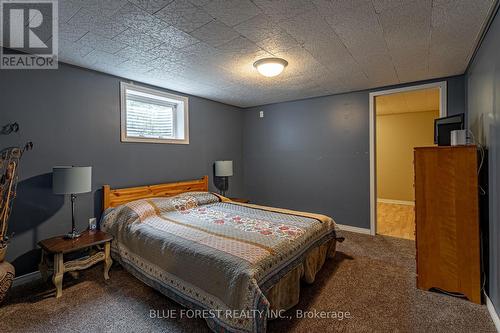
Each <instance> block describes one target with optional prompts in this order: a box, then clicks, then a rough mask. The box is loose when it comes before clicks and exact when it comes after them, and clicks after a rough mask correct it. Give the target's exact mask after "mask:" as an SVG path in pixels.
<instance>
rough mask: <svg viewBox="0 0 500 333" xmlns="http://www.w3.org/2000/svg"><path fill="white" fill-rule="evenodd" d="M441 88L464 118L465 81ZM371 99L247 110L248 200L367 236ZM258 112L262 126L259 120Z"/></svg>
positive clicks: (358, 95) (451, 110)
mask: <svg viewBox="0 0 500 333" xmlns="http://www.w3.org/2000/svg"><path fill="white" fill-rule="evenodd" d="M442 80H443V79H441V80H438V81H442ZM445 80H446V81H447V82H448V114H456V113H462V112H465V86H464V77H463V76H456V77H451V78H447V79H445ZM426 82H430V81H426ZM388 88H393V87H388ZM384 89H387V88H384ZM378 90H380V89H378ZM369 93H370V91H361V92H353V93H347V94H340V95H333V96H326V97H318V98H311V99H305V100H300V101H293V102H286V103H277V104H271V105H266V106H261V107H254V108H249V109H247V111H245V123H244V139H243V143H244V148H243V151H244V188H245V192H246V194H247V196H248V197H249V198H250V199H251V200H252V201H253V202H256V203H259V204H265V205H272V206H278V207H287V208H291V209H299V210H305V211H313V212H318V213H323V214H327V215H329V216H332V217H333V218H334V219H335V220H336V222H337V223H340V224H347V225H351V226H356V227H361V228H369V227H370V218H369V216H370V192H369V189H370V175H369V170H370V165H369V163H370V160H369V159H370V156H369V134H368V126H369V118H368V114H369V106H368V103H369V100H368V95H369ZM261 110H262V111H264V118H259V111H261Z"/></svg>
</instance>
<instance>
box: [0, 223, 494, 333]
mask: <svg viewBox="0 0 500 333" xmlns="http://www.w3.org/2000/svg"><path fill="white" fill-rule="evenodd" d="M343 235H344V236H345V237H346V241H345V242H344V243H343V244H341V245H340V246H339V251H338V252H337V256H336V258H335V260H330V261H327V263H326V264H325V267H324V268H323V270H322V271H321V272H320V273H319V274H318V276H317V281H316V282H315V283H314V284H313V285H304V286H303V288H302V291H301V301H300V303H299V304H298V305H297V306H296V307H295V308H294V309H292V310H290V311H289V312H288V313H287V315H290V316H291V317H292V319H279V320H275V321H272V322H270V323H269V325H268V332H394V331H399V332H496V331H495V327H494V325H493V322H492V321H491V319H490V317H489V314H488V312H487V309H486V307H485V306H480V305H476V304H473V303H470V302H468V301H465V300H462V299H457V298H452V297H449V296H446V295H441V294H437V293H431V292H425V291H421V290H418V289H416V288H415V273H414V272H415V263H414V261H415V259H414V257H415V250H414V248H415V243H414V242H413V241H409V240H403V239H396V238H391V237H384V236H377V237H371V236H366V235H360V234H354V233H347V232H344V233H343ZM110 275H111V279H110V280H109V281H107V282H104V280H103V278H102V270H101V266H97V267H94V268H92V269H90V270H87V271H85V272H82V274H81V276H80V278H79V279H78V280H72V279H71V277H69V276H67V277H66V276H65V282H64V289H63V296H62V297H61V298H60V299H58V300H56V299H55V298H54V297H53V288H52V287H51V286H50V284H43V283H33V284H31V285H25V286H21V287H18V288H16V289H13V290H11V293H10V296H9V297H8V299H7V301H6V303H4V305H3V306H2V307H1V308H0V331H2V332H44V333H47V332H121V333H124V332H208V331H209V330H208V328H207V326H206V324H205V321H204V320H202V319H182V320H180V319H151V318H150V317H149V311H150V310H151V309H153V310H160V311H161V310H168V309H177V311H180V309H181V307H180V306H178V305H177V304H176V303H174V302H172V301H170V300H168V299H167V298H166V297H164V296H162V295H161V294H160V293H158V292H156V291H154V290H152V289H151V288H149V287H147V286H145V285H144V284H143V283H141V282H139V281H138V280H136V279H135V278H134V277H132V276H131V275H130V274H128V273H127V272H126V271H124V270H123V269H121V268H120V267H119V266H118V267H114V268H112V270H111V273H110ZM296 310H309V311H313V310H317V311H321V310H326V311H330V312H331V311H343V312H349V313H350V318H348V319H343V320H338V319H297V318H296V313H297V312H296Z"/></svg>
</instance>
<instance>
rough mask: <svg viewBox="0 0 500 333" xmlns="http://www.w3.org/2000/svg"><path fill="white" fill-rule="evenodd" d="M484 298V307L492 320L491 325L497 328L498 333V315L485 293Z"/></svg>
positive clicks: (499, 322)
mask: <svg viewBox="0 0 500 333" xmlns="http://www.w3.org/2000/svg"><path fill="white" fill-rule="evenodd" d="M484 296H485V298H486V307H487V308H488V312H489V313H490V317H491V319H492V320H493V323H494V324H495V327H496V328H497V332H499V333H500V318H499V317H498V313H497V312H496V310H495V306H494V305H493V303H491V300H490V298H489V297H488V295H486V293H485V294H484Z"/></svg>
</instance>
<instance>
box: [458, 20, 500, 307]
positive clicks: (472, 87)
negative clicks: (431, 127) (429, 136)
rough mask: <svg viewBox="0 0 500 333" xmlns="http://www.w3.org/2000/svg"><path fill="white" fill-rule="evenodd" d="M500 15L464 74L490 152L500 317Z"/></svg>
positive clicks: (473, 124)
mask: <svg viewBox="0 0 500 333" xmlns="http://www.w3.org/2000/svg"><path fill="white" fill-rule="evenodd" d="M499 54H500V15H499V14H498V13H497V14H496V17H495V18H494V20H493V22H492V24H491V26H490V28H489V30H488V33H487V34H486V36H485V38H484V40H483V42H482V44H481V46H480V48H479V50H478V52H477V53H476V56H475V58H474V60H473V62H472V63H471V65H470V66H469V69H468V71H467V73H466V78H467V104H468V120H469V128H470V129H471V130H472V131H473V132H474V135H475V137H476V140H477V141H479V143H481V144H483V145H485V146H486V147H487V149H488V151H489V157H488V165H487V167H488V179H489V186H488V189H487V192H488V196H489V204H488V206H489V219H488V220H489V222H488V226H487V228H488V229H489V230H488V234H489V238H488V241H487V243H489V244H488V249H487V252H488V253H489V265H488V270H489V272H488V279H487V281H488V286H487V292H488V296H489V298H490V299H491V302H492V303H493V306H494V307H495V309H496V311H497V313H498V314H499V315H500V240H499V236H500V212H499V209H500V208H499V206H500V197H499V192H500V178H499V173H498V170H499V169H500V147H499V145H500V57H499Z"/></svg>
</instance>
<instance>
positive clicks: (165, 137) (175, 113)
mask: <svg viewBox="0 0 500 333" xmlns="http://www.w3.org/2000/svg"><path fill="white" fill-rule="evenodd" d="M120 90H121V141H122V142H144V143H178V144H188V143H189V123H188V98H187V97H184V96H178V95H173V94H169V93H166V92H164V91H161V90H157V89H150V88H146V87H141V86H136V85H133V84H128V83H125V82H121V85H120Z"/></svg>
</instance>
